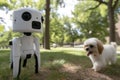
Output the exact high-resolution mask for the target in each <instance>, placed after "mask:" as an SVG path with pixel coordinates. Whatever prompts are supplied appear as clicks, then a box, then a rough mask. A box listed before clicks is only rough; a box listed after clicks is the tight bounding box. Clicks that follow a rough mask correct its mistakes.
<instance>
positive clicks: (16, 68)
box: [12, 38, 21, 77]
mask: <svg viewBox="0 0 120 80" xmlns="http://www.w3.org/2000/svg"><path fill="white" fill-rule="evenodd" d="M20 47H21V43H20V38H15V39H13V47H12V48H13V50H12V52H13V77H18V76H19V74H20V68H21V67H20V64H21V58H20V56H21V55H20V54H21V49H20Z"/></svg>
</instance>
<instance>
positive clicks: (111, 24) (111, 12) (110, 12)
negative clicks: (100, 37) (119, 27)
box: [108, 2, 116, 42]
mask: <svg viewBox="0 0 120 80" xmlns="http://www.w3.org/2000/svg"><path fill="white" fill-rule="evenodd" d="M108 21H109V28H110V33H109V36H110V42H115V41H116V38H115V20H114V9H113V7H112V3H110V2H109V3H108Z"/></svg>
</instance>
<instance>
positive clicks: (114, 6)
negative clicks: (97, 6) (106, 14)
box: [113, 0, 118, 9]
mask: <svg viewBox="0 0 120 80" xmlns="http://www.w3.org/2000/svg"><path fill="white" fill-rule="evenodd" d="M117 3H118V0H116V1H115V3H114V5H113V9H115V8H116V6H117Z"/></svg>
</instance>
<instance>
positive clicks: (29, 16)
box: [10, 8, 43, 78]
mask: <svg viewBox="0 0 120 80" xmlns="http://www.w3.org/2000/svg"><path fill="white" fill-rule="evenodd" d="M42 22H43V17H42V15H41V13H40V12H39V11H37V10H35V9H31V8H22V9H18V10H16V11H14V13H13V31H14V32H22V33H23V34H24V36H22V37H18V38H14V39H13V40H12V41H11V42H10V48H11V54H10V64H11V69H13V77H14V78H15V77H19V75H20V71H21V61H22V60H23V67H25V66H26V63H27V59H29V58H30V57H31V56H34V58H35V73H38V71H39V68H40V51H39V49H40V47H39V46H40V44H39V40H38V39H37V38H36V37H33V36H32V35H31V34H32V32H41V31H42Z"/></svg>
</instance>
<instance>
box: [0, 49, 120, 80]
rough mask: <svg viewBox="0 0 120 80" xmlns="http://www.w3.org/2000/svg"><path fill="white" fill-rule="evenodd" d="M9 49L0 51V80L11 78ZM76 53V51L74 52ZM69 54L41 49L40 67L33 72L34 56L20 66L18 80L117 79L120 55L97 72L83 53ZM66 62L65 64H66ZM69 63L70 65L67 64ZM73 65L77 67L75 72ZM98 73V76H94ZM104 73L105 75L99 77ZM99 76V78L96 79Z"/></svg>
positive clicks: (119, 73) (119, 68)
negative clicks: (25, 65)
mask: <svg viewBox="0 0 120 80" xmlns="http://www.w3.org/2000/svg"><path fill="white" fill-rule="evenodd" d="M9 53H10V52H9V51H0V80H12V71H11V70H10V68H9ZM75 53H76V52H75ZM81 53H82V51H81V52H79V51H78V55H75V54H74V52H73V53H72V54H70V53H69V52H66V51H64V50H63V51H41V69H40V72H39V74H34V58H32V59H30V61H28V64H27V67H26V68H22V70H21V75H20V80H85V79H86V80H87V79H88V80H110V79H113V80H119V77H120V55H118V56H117V57H118V60H117V63H116V64H115V65H111V66H108V67H106V68H105V69H104V70H102V71H100V72H99V73H97V72H94V71H93V70H91V69H90V68H91V67H92V64H91V61H90V59H89V58H88V57H87V56H85V55H79V54H81ZM66 64H67V65H66ZM69 64H70V65H69ZM64 65H65V67H66V66H67V67H66V68H65V69H67V70H70V71H72V70H73V69H74V67H79V68H78V69H77V70H76V71H75V72H74V71H72V72H69V71H66V70H65V69H63V67H64ZM96 75H98V76H96ZM101 75H105V77H109V78H110V79H108V78H105V77H101ZM98 78H99V79H98Z"/></svg>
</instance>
